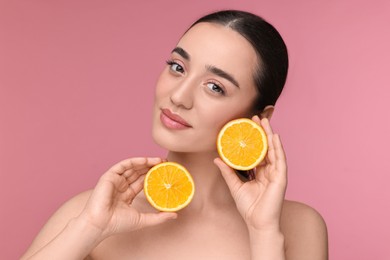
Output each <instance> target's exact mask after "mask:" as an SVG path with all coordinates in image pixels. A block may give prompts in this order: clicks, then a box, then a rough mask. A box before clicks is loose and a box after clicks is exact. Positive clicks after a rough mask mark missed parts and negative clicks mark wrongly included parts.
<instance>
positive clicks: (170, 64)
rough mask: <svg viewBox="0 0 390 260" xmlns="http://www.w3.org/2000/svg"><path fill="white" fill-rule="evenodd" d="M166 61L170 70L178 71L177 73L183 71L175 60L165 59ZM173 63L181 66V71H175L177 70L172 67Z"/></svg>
mask: <svg viewBox="0 0 390 260" xmlns="http://www.w3.org/2000/svg"><path fill="white" fill-rule="evenodd" d="M166 63H167V64H168V65H169V66H170V69H171V70H173V71H175V72H179V73H183V72H184V69H183V66H181V65H180V64H179V63H177V62H175V61H173V60H167V61H166ZM173 65H177V66H178V67H180V68H181V70H182V71H181V72H180V71H177V70H174V69H172V66H173Z"/></svg>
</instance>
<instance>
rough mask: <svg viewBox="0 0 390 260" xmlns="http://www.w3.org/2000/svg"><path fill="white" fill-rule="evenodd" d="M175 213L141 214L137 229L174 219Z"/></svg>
mask: <svg viewBox="0 0 390 260" xmlns="http://www.w3.org/2000/svg"><path fill="white" fill-rule="evenodd" d="M176 218H177V213H175V212H160V213H141V214H140V218H139V222H138V227H139V228H143V227H148V226H154V225H158V224H161V223H164V222H166V221H167V220H170V219H176Z"/></svg>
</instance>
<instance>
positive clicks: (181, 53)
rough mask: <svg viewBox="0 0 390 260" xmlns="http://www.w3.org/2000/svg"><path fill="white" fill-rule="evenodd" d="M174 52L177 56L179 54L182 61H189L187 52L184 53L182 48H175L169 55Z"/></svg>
mask: <svg viewBox="0 0 390 260" xmlns="http://www.w3.org/2000/svg"><path fill="white" fill-rule="evenodd" d="M174 52H176V53H177V54H179V55H180V56H182V57H183V58H184V59H186V60H188V61H190V55H189V54H188V52H186V51H185V50H184V49H183V48H181V47H175V48H174V49H173V50H172V52H171V53H174Z"/></svg>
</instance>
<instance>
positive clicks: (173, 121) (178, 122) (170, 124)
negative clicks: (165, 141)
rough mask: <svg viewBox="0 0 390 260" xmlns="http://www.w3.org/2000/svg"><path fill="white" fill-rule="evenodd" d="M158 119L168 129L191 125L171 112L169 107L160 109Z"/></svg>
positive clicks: (183, 127)
mask: <svg viewBox="0 0 390 260" xmlns="http://www.w3.org/2000/svg"><path fill="white" fill-rule="evenodd" d="M160 120H161V122H162V123H163V124H164V126H166V127H167V128H170V129H186V128H190V127H191V125H190V124H188V123H187V122H186V121H185V120H184V119H183V118H181V117H180V116H179V115H175V114H173V113H172V112H171V111H170V110H169V109H161V114H160Z"/></svg>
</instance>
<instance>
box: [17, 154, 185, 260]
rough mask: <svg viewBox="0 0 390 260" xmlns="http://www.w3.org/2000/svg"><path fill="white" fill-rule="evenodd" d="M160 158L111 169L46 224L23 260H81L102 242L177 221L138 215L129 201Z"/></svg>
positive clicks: (170, 216) (158, 215) (160, 215)
mask: <svg viewBox="0 0 390 260" xmlns="http://www.w3.org/2000/svg"><path fill="white" fill-rule="evenodd" d="M161 162H162V160H161V158H131V159H127V160H123V161H121V162H119V163H118V164H116V165H114V166H113V167H111V168H110V169H109V170H108V171H107V172H106V173H105V174H103V175H102V176H101V178H100V179H99V182H98V183H97V185H96V187H95V189H94V190H93V191H92V192H89V193H85V194H81V195H79V196H76V197H75V198H73V199H71V200H70V201H69V202H67V203H66V204H65V205H64V206H63V207H61V208H60V209H59V210H58V211H57V212H56V213H55V214H54V215H53V217H52V218H51V219H50V220H49V221H48V223H47V224H46V225H45V227H44V228H43V229H42V231H41V232H40V234H39V235H38V236H37V238H36V239H35V240H34V242H33V244H32V245H31V247H30V248H29V249H28V251H27V252H26V253H25V254H24V256H23V257H22V259H56V260H57V259H83V258H85V257H87V256H88V254H89V253H90V252H91V251H92V249H93V248H95V247H96V246H97V245H98V244H99V243H100V242H101V241H103V240H104V239H105V238H107V237H109V236H111V235H114V234H119V233H123V232H130V231H133V230H137V229H140V228H143V227H146V226H151V225H156V224H159V223H162V222H165V221H166V220H168V219H173V218H176V216H177V215H176V213H165V212H164V213H149V214H145V213H141V212H139V211H138V210H137V209H135V208H134V207H132V205H131V204H132V201H133V199H134V198H135V196H136V195H137V194H138V193H139V192H140V191H141V190H142V188H143V181H144V177H145V174H146V173H147V171H148V170H149V169H150V168H151V167H152V166H154V165H156V164H158V163H161Z"/></svg>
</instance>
